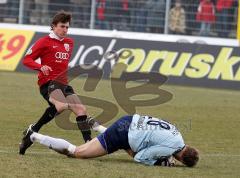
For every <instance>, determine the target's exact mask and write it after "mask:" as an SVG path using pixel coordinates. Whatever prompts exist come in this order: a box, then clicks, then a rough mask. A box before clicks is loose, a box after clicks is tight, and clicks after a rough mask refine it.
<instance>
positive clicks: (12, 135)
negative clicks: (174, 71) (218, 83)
mask: <svg viewBox="0 0 240 178" xmlns="http://www.w3.org/2000/svg"><path fill="white" fill-rule="evenodd" d="M0 84H1V85H0V108H1V111H0V177H86V178H90V177H91V178H101V177H102V178H107V177H109V178H115V177H116V178H125V177H134V178H138V177H144V178H155V177H156V178H157V177H240V171H239V170H240V149H239V148H240V134H239V128H240V116H239V106H240V100H239V99H240V93H239V92H238V91H231V90H217V89H205V88H193V87H180V86H173V85H169V86H166V85H165V86H164V87H163V88H164V89H166V90H167V91H169V92H171V93H173V95H174V97H173V99H172V100H171V101H169V102H167V103H165V104H162V105H159V106H155V107H138V109H137V112H139V113H145V114H147V113H149V114H151V115H153V116H159V117H162V118H165V119H168V120H169V121H171V122H173V123H175V124H176V125H178V126H179V128H180V130H181V131H182V134H183V136H184V138H185V142H186V143H187V144H190V145H193V146H195V147H197V148H198V149H199V150H200V155H201V159H200V162H199V164H198V165H197V167H195V168H185V167H182V166H178V167H174V168H164V167H149V166H145V165H141V164H137V163H135V162H134V161H133V160H132V159H131V158H130V157H128V156H127V155H126V154H125V153H124V152H122V151H119V152H117V153H114V154H112V155H108V156H105V157H101V158H96V159H89V160H77V159H70V158H67V157H65V156H62V155H59V154H57V153H55V152H53V151H51V150H48V149H47V148H45V147H43V146H41V145H38V144H36V145H33V146H32V147H31V148H30V149H29V150H28V151H27V153H26V155H25V156H19V155H18V143H19V142H20V139H21V136H22V135H21V134H22V131H23V130H24V129H25V128H26V127H27V126H28V125H29V124H30V123H32V122H35V121H36V120H37V119H38V118H39V116H40V115H41V114H42V113H43V111H44V109H45V108H46V106H47V104H46V102H45V101H44V100H43V99H42V98H41V96H40V94H39V91H38V88H37V85H36V76H35V75H33V74H23V73H9V72H0ZM83 84H84V80H83V79H82V80H76V81H74V82H73V86H74V88H75V89H76V91H77V92H79V93H81V94H82V95H86V96H95V97H98V98H102V99H105V100H108V101H111V102H114V103H115V102H116V101H115V100H114V99H113V96H112V92H111V89H110V87H109V82H108V81H102V82H101V83H100V85H99V86H98V88H97V89H96V91H95V92H91V93H87V92H85V91H83V90H82V89H81V88H82V87H81V86H82V85H83ZM98 111H99V110H98V109H96V108H93V107H88V112H89V113H91V115H95V114H97V113H98ZM124 114H126V113H125V112H124V111H123V110H122V109H120V110H119V113H118V116H121V115H124ZM115 119H116V118H115ZM111 122H112V121H110V122H109V123H106V124H105V125H106V126H108V125H109V124H110V123H111ZM41 133H44V134H48V135H51V136H55V137H61V138H64V139H66V140H68V141H70V142H72V143H73V144H76V145H79V144H81V143H83V141H82V139H81V135H80V132H79V131H77V130H72V131H71V130H70V131H67V130H63V129H61V128H59V127H58V126H57V125H56V123H55V122H54V121H53V122H51V123H49V124H48V125H46V126H45V127H44V128H43V129H42V130H41Z"/></svg>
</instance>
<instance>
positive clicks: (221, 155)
mask: <svg viewBox="0 0 240 178" xmlns="http://www.w3.org/2000/svg"><path fill="white" fill-rule="evenodd" d="M0 154H18V150H10V149H6V150H5V149H0ZM26 154H36V155H44V154H46V155H47V154H51V155H53V154H57V153H56V152H55V151H51V150H49V151H42V150H39V151H38V150H36V149H35V150H33V151H28V152H27V153H26ZM121 155H127V154H126V153H124V152H123V153H121V152H120V153H113V154H111V156H121ZM200 156H203V157H240V154H223V153H213V154H201V155H200Z"/></svg>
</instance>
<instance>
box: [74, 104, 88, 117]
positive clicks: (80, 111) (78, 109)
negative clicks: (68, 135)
mask: <svg viewBox="0 0 240 178" xmlns="http://www.w3.org/2000/svg"><path fill="white" fill-rule="evenodd" d="M70 108H71V109H72V110H73V111H74V112H75V113H76V114H77V115H85V114H86V112H87V109H86V107H85V106H84V105H83V104H73V105H70Z"/></svg>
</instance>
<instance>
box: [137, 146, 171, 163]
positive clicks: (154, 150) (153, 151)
mask: <svg viewBox="0 0 240 178" xmlns="http://www.w3.org/2000/svg"><path fill="white" fill-rule="evenodd" d="M173 152H174V150H172V149H171V148H167V147H162V146H159V145H155V146H151V147H148V148H145V149H142V150H141V151H139V152H138V153H137V154H136V155H135V156H134V160H135V161H137V162H140V163H143V164H147V165H150V166H153V165H161V166H170V165H168V164H167V163H166V165H165V161H166V158H168V157H169V156H170V155H171V154H172V153H173Z"/></svg>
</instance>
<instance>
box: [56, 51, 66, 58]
mask: <svg viewBox="0 0 240 178" xmlns="http://www.w3.org/2000/svg"><path fill="white" fill-rule="evenodd" d="M55 57H56V58H57V59H68V58H69V54H68V53H62V52H56V54H55Z"/></svg>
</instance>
